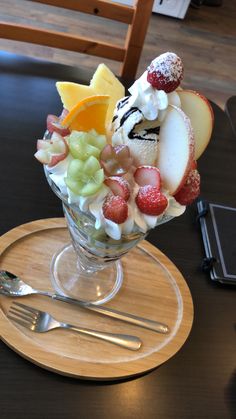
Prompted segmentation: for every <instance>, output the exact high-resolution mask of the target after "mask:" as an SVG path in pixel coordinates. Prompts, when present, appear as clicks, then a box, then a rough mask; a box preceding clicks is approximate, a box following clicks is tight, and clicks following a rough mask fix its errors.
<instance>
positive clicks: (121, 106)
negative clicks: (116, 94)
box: [117, 96, 130, 111]
mask: <svg viewBox="0 0 236 419" xmlns="http://www.w3.org/2000/svg"><path fill="white" fill-rule="evenodd" d="M129 98H130V96H125V97H124V98H123V99H121V100H120V101H119V102H118V104H117V110H118V111H119V109H121V108H123V107H124V106H125V104H126V103H127V102H128V100H129Z"/></svg>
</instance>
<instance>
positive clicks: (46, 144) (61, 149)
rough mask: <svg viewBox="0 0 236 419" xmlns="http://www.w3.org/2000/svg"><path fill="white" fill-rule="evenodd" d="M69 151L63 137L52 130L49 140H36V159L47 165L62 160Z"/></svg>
mask: <svg viewBox="0 0 236 419" xmlns="http://www.w3.org/2000/svg"><path fill="white" fill-rule="evenodd" d="M68 152H69V148H68V145H67V143H66V141H65V139H64V138H63V137H62V136H61V135H60V134H58V133H56V132H54V133H53V134H52V137H51V139H50V140H38V141H37V152H36V153H35V155H34V156H35V157H36V159H38V160H39V161H40V163H42V164H47V165H48V166H49V167H52V166H55V165H56V164H57V163H59V162H60V161H61V160H64V159H65V158H66V156H67V154H68Z"/></svg>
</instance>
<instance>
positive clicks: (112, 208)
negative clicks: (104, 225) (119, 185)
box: [102, 194, 128, 224]
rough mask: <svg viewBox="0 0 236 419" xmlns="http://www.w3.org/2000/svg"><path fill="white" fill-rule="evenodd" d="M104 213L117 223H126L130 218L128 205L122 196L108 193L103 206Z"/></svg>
mask: <svg viewBox="0 0 236 419" xmlns="http://www.w3.org/2000/svg"><path fill="white" fill-rule="evenodd" d="M102 211H103V215H104V217H105V218H107V219H108V220H111V221H113V222H114V223H116V224H122V223H124V222H125V221H126V220H127V218H128V205H127V202H126V201H125V200H124V199H123V198H122V197H121V196H118V195H117V196H115V195H111V194H109V195H107V197H106V199H105V201H104V203H103V206H102Z"/></svg>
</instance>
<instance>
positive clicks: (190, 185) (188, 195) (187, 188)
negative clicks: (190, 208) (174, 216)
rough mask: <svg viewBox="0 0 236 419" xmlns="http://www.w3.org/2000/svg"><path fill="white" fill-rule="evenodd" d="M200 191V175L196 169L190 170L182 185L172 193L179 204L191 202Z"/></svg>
mask: <svg viewBox="0 0 236 419" xmlns="http://www.w3.org/2000/svg"><path fill="white" fill-rule="evenodd" d="M199 193H200V175H199V172H198V171H197V169H192V170H190V172H189V174H188V176H187V179H186V181H185V183H184V186H182V188H181V189H180V190H179V191H178V192H177V194H175V195H174V198H175V199H176V201H178V202H179V203H180V204H181V205H189V204H191V203H192V202H193V201H194V200H195V199H196V198H197V197H198V195H199Z"/></svg>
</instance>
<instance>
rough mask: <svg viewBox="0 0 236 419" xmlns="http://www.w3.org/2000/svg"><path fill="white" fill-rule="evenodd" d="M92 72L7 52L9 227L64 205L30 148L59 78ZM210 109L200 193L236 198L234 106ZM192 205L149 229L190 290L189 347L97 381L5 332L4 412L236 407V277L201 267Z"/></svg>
mask: <svg viewBox="0 0 236 419" xmlns="http://www.w3.org/2000/svg"><path fill="white" fill-rule="evenodd" d="M88 79H89V76H88V74H85V73H81V72H80V71H79V70H77V69H75V68H69V67H65V66H62V65H56V64H51V63H47V62H42V61H37V60H33V59H30V58H24V57H19V56H15V55H11V54H8V53H1V54H0V92H1V94H0V103H1V108H0V109H1V113H0V117H1V138H0V143H1V153H0V170H1V192H0V194H1V195H0V196H1V218H0V232H1V233H2V234H3V233H5V232H6V231H8V230H10V229H12V228H13V227H15V226H18V225H20V224H22V223H25V222H28V221H32V220H36V219H40V218H47V217H57V216H61V215H62V210H61V205H60V202H59V200H58V199H57V198H56V196H54V194H53V193H52V192H51V190H50V189H49V187H48V185H47V183H46V181H45V178H44V175H43V171H42V167H41V166H40V165H39V164H37V163H36V161H35V159H34V157H33V154H34V152H35V140H36V139H37V138H40V137H41V136H42V133H43V132H44V129H45V118H46V116H47V114H48V113H55V114H57V113H59V112H60V110H61V104H60V100H59V99H58V96H57V92H56V90H55V81H56V80H71V81H80V82H85V80H88ZM213 109H214V113H215V128H214V132H213V137H212V141H211V143H210V145H209V147H208V149H207V151H206V153H205V154H204V155H203V156H202V157H201V159H200V160H199V170H200V172H201V175H202V196H203V198H205V199H207V200H209V201H211V202H217V203H224V204H226V205H229V206H236V171H235V156H236V142H235V138H233V134H232V130H231V126H230V123H229V120H228V118H227V116H226V115H225V114H224V112H223V111H222V110H221V109H220V108H219V107H217V106H215V105H213ZM195 213H196V209H195V206H192V207H190V208H188V209H187V211H186V213H185V214H184V215H183V216H182V217H180V218H178V219H175V220H173V221H171V222H169V223H167V224H165V225H163V226H161V227H159V228H158V229H156V230H153V231H152V232H151V233H150V235H149V237H148V240H149V241H150V242H151V243H152V244H154V245H156V246H157V247H158V248H159V249H160V250H161V251H163V252H164V253H165V254H166V255H167V256H168V257H169V258H170V259H171V260H172V261H173V262H174V263H175V264H176V266H177V267H178V268H179V270H180V271H181V272H182V274H183V276H184V277H185V279H186V282H187V284H188V286H189V288H190V290H191V293H192V297H193V303H194V309H195V315H194V323H193V328H192V331H191V334H190V337H189V338H188V340H187V342H186V343H185V345H184V346H183V347H182V349H181V350H180V351H179V352H178V353H177V354H176V355H175V356H174V357H173V358H172V359H170V360H169V361H168V362H166V363H165V364H163V365H162V366H161V367H159V368H158V369H155V370H154V371H152V372H150V373H148V374H145V375H143V376H141V377H139V378H135V379H131V380H124V381H122V382H117V383H111V382H102V383H98V382H88V381H87V382H86V381H82V380H75V379H71V378H67V377H63V376H60V375H57V374H53V373H51V372H48V371H46V370H43V369H41V368H39V367H37V366H35V365H33V364H31V363H30V362H28V361H26V360H24V359H23V358H21V357H20V356H19V355H17V354H16V353H15V352H14V351H12V350H11V349H9V348H8V347H7V346H6V345H5V344H4V343H3V342H1V343H0V371H1V374H0V377H1V378H0V380H1V391H0V417H1V419H5V418H7V419H11V418H16V419H21V418H22V419H23V418H24V419H25V418H31V419H33V418H40V419H42V418H45V419H48V418H50V419H53V418H57V419H60V418H67V419H72V418H80V419H82V418H105V419H106V418H107V419H108V418H109V419H110V418H113V419H118V418H122V419H123V418H125V419H126V418H127V419H130V418H142V419H152V418H161V419H168V418H175V419H178V418H179V419H184V418H196V419H200V418H209V419H211V418H214V419H216V418H219V419H227V418H233V417H236V362H235V359H236V357H235V353H236V351H235V327H236V287H233V286H222V285H219V284H216V283H213V282H212V281H211V280H210V279H209V276H208V275H207V274H205V273H202V272H201V270H200V264H201V260H202V258H203V257H204V250H203V244H202V238H201V233H200V229H199V226H198V225H197V224H196V223H195ZM36 257H37V255H36Z"/></svg>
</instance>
